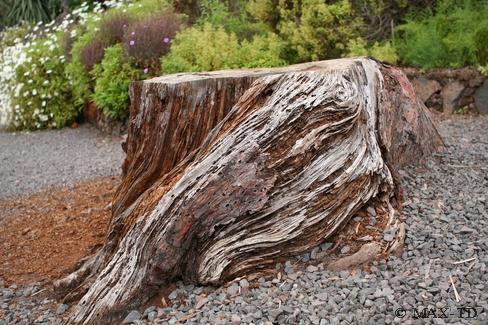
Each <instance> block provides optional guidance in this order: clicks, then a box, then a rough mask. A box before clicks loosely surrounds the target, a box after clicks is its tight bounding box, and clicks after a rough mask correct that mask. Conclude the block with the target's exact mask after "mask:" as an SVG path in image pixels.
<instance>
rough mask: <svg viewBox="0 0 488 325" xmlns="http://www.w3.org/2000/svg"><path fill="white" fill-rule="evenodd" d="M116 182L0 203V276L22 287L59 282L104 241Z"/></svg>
mask: <svg viewBox="0 0 488 325" xmlns="http://www.w3.org/2000/svg"><path fill="white" fill-rule="evenodd" d="M118 183H119V178H118V177H100V178H95V179H92V180H89V181H84V182H80V183H78V184H76V185H74V186H69V187H63V188H52V189H48V190H44V191H42V192H38V193H35V194H32V195H29V196H23V197H19V198H9V199H3V200H0V274H1V275H2V279H3V280H4V281H5V282H6V283H15V284H17V285H22V284H26V283H32V282H46V281H48V280H50V279H51V280H53V279H57V278H59V277H60V276H62V275H64V274H67V273H68V272H69V271H70V270H72V269H74V268H75V266H76V264H77V263H78V262H79V261H80V260H81V259H82V258H83V257H85V256H87V255H89V254H90V253H91V252H92V251H93V250H95V249H96V248H97V247H99V246H100V245H101V244H102V243H103V241H104V237H105V234H106V231H107V228H108V224H109V222H110V215H111V201H112V198H113V195H114V193H115V190H116V188H117V185H118Z"/></svg>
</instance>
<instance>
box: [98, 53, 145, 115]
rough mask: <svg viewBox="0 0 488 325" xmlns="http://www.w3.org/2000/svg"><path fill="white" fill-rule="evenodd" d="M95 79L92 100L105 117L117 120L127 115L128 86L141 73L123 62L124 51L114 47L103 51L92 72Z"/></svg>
mask: <svg viewBox="0 0 488 325" xmlns="http://www.w3.org/2000/svg"><path fill="white" fill-rule="evenodd" d="M93 75H94V77H95V79H96V84H95V91H94V93H93V96H92V99H93V101H94V102H95V104H96V105H97V106H98V107H100V108H101V109H102V111H103V112H104V113H105V115H107V116H109V117H111V118H115V119H119V118H123V117H124V116H125V115H126V114H127V108H128V104H129V84H130V82H131V81H132V80H136V79H138V78H139V77H140V75H141V72H140V71H138V70H135V69H134V68H132V67H131V66H130V65H129V64H128V63H127V62H125V61H124V50H123V48H122V46H121V45H115V46H112V47H109V48H107V49H106V50H105V56H104V58H103V61H102V63H101V64H99V65H97V66H96V67H95V69H94V70H93Z"/></svg>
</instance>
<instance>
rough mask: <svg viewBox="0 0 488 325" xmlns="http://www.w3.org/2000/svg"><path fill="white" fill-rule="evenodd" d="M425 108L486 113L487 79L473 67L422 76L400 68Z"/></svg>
mask: <svg viewBox="0 0 488 325" xmlns="http://www.w3.org/2000/svg"><path fill="white" fill-rule="evenodd" d="M403 71H404V72H405V74H406V75H407V76H408V78H409V79H410V81H411V82H412V84H413V87H414V89H415V92H416V93H417V95H418V96H419V98H421V99H422V101H423V102H424V103H425V105H426V106H427V107H429V108H433V109H435V110H437V111H440V112H443V113H446V114H452V113H453V112H454V111H456V110H457V109H463V110H465V109H467V110H468V111H469V112H478V113H480V114H488V78H487V77H486V76H483V75H482V74H481V73H480V72H478V71H477V70H475V69H472V68H463V69H445V70H438V71H433V72H429V73H423V72H420V71H418V70H415V69H413V68H405V69H403Z"/></svg>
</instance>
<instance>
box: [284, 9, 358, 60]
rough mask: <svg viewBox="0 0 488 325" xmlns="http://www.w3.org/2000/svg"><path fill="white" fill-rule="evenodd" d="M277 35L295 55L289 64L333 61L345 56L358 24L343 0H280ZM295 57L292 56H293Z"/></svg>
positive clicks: (355, 36)
mask: <svg viewBox="0 0 488 325" xmlns="http://www.w3.org/2000/svg"><path fill="white" fill-rule="evenodd" d="M279 12H280V16H281V21H280V23H279V27H278V28H279V31H280V35H281V36H282V38H283V39H284V40H286V41H287V42H288V44H289V46H290V48H291V49H292V50H294V51H295V52H296V54H295V55H293V53H290V56H291V57H290V58H289V60H290V61H315V60H324V59H331V58H337V57H340V56H342V55H343V54H344V53H346V49H347V43H348V40H349V39H352V38H357V37H358V36H359V31H360V27H361V21H360V20H359V19H358V18H357V17H356V16H355V15H354V13H353V11H352V8H351V5H350V3H349V1H347V0H339V1H337V2H334V3H333V4H327V3H326V2H324V1H322V0H303V1H299V0H293V1H290V2H289V1H286V0H280V2H279ZM293 56H295V57H293Z"/></svg>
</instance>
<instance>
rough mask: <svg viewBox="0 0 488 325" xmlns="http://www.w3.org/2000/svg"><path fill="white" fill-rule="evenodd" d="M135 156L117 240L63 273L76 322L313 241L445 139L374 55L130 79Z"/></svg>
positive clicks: (384, 205)
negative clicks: (173, 284)
mask: <svg viewBox="0 0 488 325" xmlns="http://www.w3.org/2000/svg"><path fill="white" fill-rule="evenodd" d="M131 98H132V103H133V105H132V108H131V113H130V122H129V123H130V124H129V135H128V139H127V158H126V161H125V163H124V174H123V180H122V185H121V187H120V188H119V190H118V194H117V196H116V198H115V200H114V209H113V219H112V222H111V226H110V230H109V234H108V236H107V241H106V245H105V246H104V247H103V249H102V250H101V251H100V252H99V253H98V254H97V255H95V256H94V257H92V258H90V259H89V260H88V261H87V262H86V263H84V265H83V267H82V268H80V270H79V271H78V272H75V273H74V274H72V275H71V276H70V277H68V278H67V279H64V280H61V281H59V282H58V283H57V286H58V288H64V289H65V290H72V292H71V297H72V298H73V297H76V296H78V295H80V294H83V293H85V292H86V291H87V290H88V291H87V292H86V294H85V295H84V296H83V298H82V299H81V301H80V303H79V305H78V307H77V309H76V311H75V313H74V314H73V316H72V318H71V322H73V323H83V324H92V323H98V322H104V321H105V322H112V321H116V320H117V319H118V316H119V315H120V314H119V312H120V311H124V310H126V308H128V306H135V305H138V304H140V303H141V302H143V301H144V299H147V298H149V297H150V295H151V293H152V292H155V291H156V290H157V289H158V287H159V286H161V285H164V284H165V283H167V282H168V281H171V280H172V279H174V278H175V277H179V276H183V277H184V278H185V279H186V280H187V281H193V282H199V283H207V284H208V283H210V284H218V283H221V282H222V281H225V280H228V279H232V278H234V277H236V276H239V275H242V274H246V273H250V272H254V271H256V270H257V269H260V268H266V267H268V266H269V265H272V264H274V262H275V260H276V259H277V258H279V257H284V256H285V257H286V256H291V255H296V254H300V253H303V252H304V251H307V250H309V249H311V248H312V247H314V246H316V245H318V244H320V243H321V242H322V241H324V240H326V239H327V238H329V237H330V236H332V235H334V234H335V233H336V232H337V231H339V230H340V229H341V228H342V227H344V225H345V224H346V223H347V222H348V220H349V218H350V217H351V216H352V215H353V214H354V213H355V212H356V211H358V210H359V209H362V208H364V207H365V205H366V204H368V202H372V201H374V202H377V203H375V204H378V205H381V209H383V210H384V211H386V213H387V214H389V215H390V217H391V222H390V223H389V224H393V223H394V221H396V219H397V218H396V217H395V216H396V215H397V214H398V211H396V210H395V207H396V206H397V205H395V203H397V202H396V201H397V200H398V199H399V198H398V197H397V196H396V193H397V189H398V186H399V184H398V182H397V181H396V180H395V178H394V177H393V176H392V174H394V173H395V170H396V169H397V168H399V167H401V166H404V165H405V164H409V163H412V162H417V161H419V160H421V159H422V158H424V157H426V156H428V155H429V154H430V153H432V152H433V151H435V150H437V149H439V148H441V147H442V140H441V138H440V137H439V135H438V133H437V131H436V130H435V127H434V126H433V124H432V121H431V119H430V115H429V112H428V111H427V110H426V108H425V106H423V104H422V103H421V102H420V101H419V100H418V99H417V98H416V96H415V94H414V93H413V91H412V89H411V85H410V84H409V83H408V81H407V79H406V78H405V76H404V75H403V74H402V73H401V72H400V71H399V70H397V69H395V68H393V67H389V66H384V65H381V64H378V63H376V62H374V61H372V60H368V59H348V60H334V61H323V62H315V63H310V64H303V65H298V66H291V67H287V68H281V69H265V70H255V71H224V72H214V73H209V74H183V75H171V76H166V77H162V78H156V79H152V80H149V81H144V82H140V83H136V84H134V85H133V86H132V88H131Z"/></svg>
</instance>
